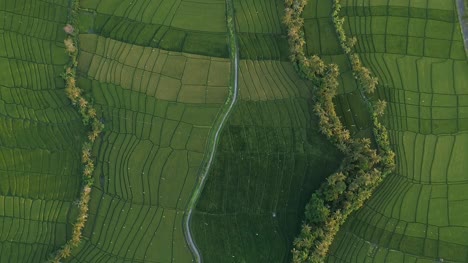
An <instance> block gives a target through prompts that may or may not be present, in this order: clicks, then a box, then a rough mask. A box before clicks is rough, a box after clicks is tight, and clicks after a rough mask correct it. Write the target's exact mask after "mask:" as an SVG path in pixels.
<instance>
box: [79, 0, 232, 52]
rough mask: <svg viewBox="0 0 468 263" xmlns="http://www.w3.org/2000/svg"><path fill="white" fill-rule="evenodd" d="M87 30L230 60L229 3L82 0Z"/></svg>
mask: <svg viewBox="0 0 468 263" xmlns="http://www.w3.org/2000/svg"><path fill="white" fill-rule="evenodd" d="M80 4H81V6H82V8H83V9H84V10H82V12H81V21H82V22H83V25H84V26H85V27H84V28H83V29H84V30H86V31H87V32H89V33H97V34H100V35H102V36H104V37H109V38H112V39H115V40H119V41H123V42H127V43H132V44H137V45H141V46H147V47H155V48H161V49H165V50H171V51H180V52H188V53H194V54H203V55H208V56H215V57H224V58H228V57H229V53H228V48H227V34H226V32H227V28H226V17H225V2H224V1H219V0H205V1H187V0H176V1H173V0H160V1H152V0H141V1H120V0H97V1H95V0H82V1H80Z"/></svg>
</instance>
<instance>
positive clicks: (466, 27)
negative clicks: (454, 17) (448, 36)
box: [457, 0, 468, 58]
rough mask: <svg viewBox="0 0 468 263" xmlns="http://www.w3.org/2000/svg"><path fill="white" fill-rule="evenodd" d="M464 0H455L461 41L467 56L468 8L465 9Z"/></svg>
mask: <svg viewBox="0 0 468 263" xmlns="http://www.w3.org/2000/svg"><path fill="white" fill-rule="evenodd" d="M465 1H467V0H457V10H458V20H459V22H460V27H461V31H462V35H463V43H464V44H465V54H466V56H467V58H468V18H467V16H468V10H465Z"/></svg>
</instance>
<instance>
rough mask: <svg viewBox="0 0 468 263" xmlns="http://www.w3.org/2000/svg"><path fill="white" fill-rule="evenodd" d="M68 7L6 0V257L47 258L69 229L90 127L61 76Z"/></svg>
mask: <svg viewBox="0 0 468 263" xmlns="http://www.w3.org/2000/svg"><path fill="white" fill-rule="evenodd" d="M24 6H26V8H24ZM66 14H67V10H66V6H65V5H63V3H59V2H50V1H28V0H23V1H0V17H2V21H1V22H0V32H1V34H0V131H1V132H0V153H1V158H0V160H1V161H0V262H38V260H39V261H41V260H45V259H46V258H47V257H48V255H49V254H50V253H52V252H53V251H54V250H55V249H56V248H57V247H59V246H61V245H63V244H64V243H65V242H66V241H67V239H69V238H70V235H71V232H70V231H71V224H70V222H72V221H73V219H74V217H75V213H76V209H74V208H75V207H76V206H75V205H74V204H73V202H74V200H75V199H76V198H77V197H78V193H79V189H80V185H81V178H80V174H81V171H80V169H81V164H80V149H81V142H82V140H83V139H84V128H83V127H82V124H81V118H80V116H79V115H78V114H77V113H76V112H75V110H74V109H73V108H72V107H71V105H70V103H69V102H68V99H67V97H66V95H65V92H64V83H63V81H61V78H60V74H61V73H62V71H63V65H64V64H65V63H66V62H67V60H68V57H67V55H66V54H65V53H64V46H63V39H64V37H65V33H63V30H62V27H63V24H64V23H65V21H66Z"/></svg>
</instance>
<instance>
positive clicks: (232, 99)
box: [184, 0, 239, 263]
mask: <svg viewBox="0 0 468 263" xmlns="http://www.w3.org/2000/svg"><path fill="white" fill-rule="evenodd" d="M226 19H227V28H228V33H229V51H230V56H231V83H230V84H231V85H230V90H229V96H228V98H227V100H226V103H225V107H223V108H224V109H223V111H222V112H221V114H220V116H219V117H218V118H217V120H216V123H215V124H214V125H213V127H217V128H215V130H213V131H212V132H211V134H210V137H209V138H210V140H208V142H211V143H208V146H207V149H208V152H207V155H206V157H205V161H204V165H203V166H202V167H203V168H202V169H201V172H200V175H199V177H198V180H197V184H196V186H195V189H194V191H193V194H192V198H191V199H190V202H189V204H188V209H189V210H188V212H187V214H186V217H185V220H184V233H185V238H186V240H187V243H188V245H189V247H190V250H191V251H192V254H193V255H194V257H195V261H196V262H197V263H201V262H202V256H201V254H200V251H199V250H198V247H197V245H196V244H195V242H194V241H193V237H192V232H191V230H190V222H191V219H192V214H193V210H194V209H195V206H196V205H197V201H198V199H199V198H200V194H201V192H202V190H203V187H204V186H205V182H206V179H207V177H208V173H209V172H210V168H211V165H212V163H213V160H214V156H215V153H216V147H217V145H218V141H219V136H220V134H221V131H222V129H223V127H224V125H225V123H226V121H227V120H228V118H229V115H230V114H231V112H232V108H233V107H234V105H235V104H236V101H237V97H238V91H239V87H238V79H239V50H238V45H237V38H236V33H235V23H234V21H235V20H234V6H233V3H232V0H226ZM226 106H227V107H226Z"/></svg>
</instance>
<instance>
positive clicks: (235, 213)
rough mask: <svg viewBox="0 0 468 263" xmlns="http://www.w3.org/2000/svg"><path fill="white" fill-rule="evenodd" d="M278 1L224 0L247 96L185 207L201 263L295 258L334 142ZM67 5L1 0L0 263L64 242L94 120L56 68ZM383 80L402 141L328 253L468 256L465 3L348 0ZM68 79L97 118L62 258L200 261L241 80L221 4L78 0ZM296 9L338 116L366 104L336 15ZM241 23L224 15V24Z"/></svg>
mask: <svg viewBox="0 0 468 263" xmlns="http://www.w3.org/2000/svg"><path fill="white" fill-rule="evenodd" d="M283 2H284V1H282V0H271V1H267V0H233V1H232V3H233V6H234V9H235V10H234V11H235V12H234V14H235V17H234V22H235V31H236V33H235V37H236V38H237V41H238V44H239V50H238V52H239V54H240V58H241V60H240V62H239V65H238V70H239V78H238V88H239V101H238V102H237V103H236V105H235V107H234V108H233V112H232V114H231V115H229V119H228V121H227V123H226V124H225V125H224V128H223V130H222V132H221V137H220V141H219V144H218V147H217V151H216V152H215V155H214V161H213V163H212V166H211V170H210V171H209V173H208V179H207V182H206V185H205V187H204V188H203V190H202V192H201V197H200V200H199V201H198V203H197V205H196V207H195V210H194V213H193V218H192V221H191V225H190V227H191V229H192V232H193V239H194V241H195V243H196V245H197V248H198V249H199V253H200V254H201V255H202V259H203V262H208V263H209V262H214V263H218V262H287V261H290V257H291V255H290V250H291V248H292V242H293V239H294V237H295V236H296V235H297V233H298V230H299V226H300V224H301V221H302V219H303V214H304V207H305V204H306V202H307V201H308V199H309V198H310V196H311V193H312V192H313V191H314V190H315V189H317V188H318V187H319V185H320V183H321V182H322V181H323V180H324V178H325V176H327V175H330V174H331V173H332V172H334V171H335V170H336V168H337V166H338V163H339V161H340V158H341V156H340V154H339V153H338V151H337V150H336V149H335V147H333V146H332V145H331V144H330V143H329V142H328V141H327V140H326V139H325V137H323V136H322V135H320V134H319V127H318V121H317V119H316V117H315V116H314V115H313V114H312V110H311V106H312V105H311V103H312V102H311V100H310V99H311V96H312V95H311V91H310V88H311V87H312V83H311V82H308V81H305V80H303V79H301V78H300V77H299V76H298V75H297V73H296V70H295V69H294V67H293V65H292V64H291V63H290V62H288V56H289V47H288V42H287V36H286V29H285V27H284V25H283V24H282V23H281V19H282V16H283V9H284V3H283ZM69 4H70V3H69V2H68V1H61V0H43V1H35V0H20V1H6V0H0V18H1V19H0V131H1V132H0V153H1V155H0V156H1V158H0V262H43V261H45V260H46V259H47V258H48V257H49V255H50V254H51V253H53V252H55V251H57V249H58V248H59V247H61V246H62V245H64V244H65V242H67V240H69V239H70V238H71V234H72V222H74V221H75V219H76V217H77V205H76V200H77V199H78V197H79V191H80V188H81V186H82V179H81V174H82V167H81V156H80V153H81V145H82V143H83V141H84V140H85V135H86V131H85V127H84V126H83V123H82V120H81V116H79V114H78V113H77V112H76V110H75V109H74V108H73V106H72V105H71V104H70V102H69V101H68V99H67V97H66V95H65V91H64V86H65V84H64V81H63V79H62V78H61V74H62V72H64V66H65V65H66V64H67V63H68V56H67V54H66V53H65V47H64V44H63V40H64V38H65V33H64V31H63V26H64V25H65V23H66V22H67V17H68V15H69V14H70V9H69ZM342 4H343V6H344V8H343V9H342V13H341V14H342V15H343V16H345V17H346V20H345V29H346V31H347V34H348V35H349V36H356V37H357V39H358V45H357V47H356V49H357V51H358V53H359V55H360V57H361V59H362V61H363V64H364V65H365V66H366V67H369V68H370V69H371V70H372V72H373V73H374V74H375V75H377V76H378V77H379V79H380V85H379V87H378V92H377V93H378V94H377V95H376V96H375V98H374V99H377V98H382V99H385V100H386V101H387V102H388V104H389V107H388V109H387V112H386V117H385V122H386V123H385V124H386V126H387V128H388V129H389V132H390V137H391V140H392V144H393V145H392V146H393V148H394V149H395V151H396V153H397V170H396V173H395V174H393V175H390V176H388V177H387V179H386V180H385V181H384V182H383V184H382V185H381V187H380V188H379V189H378V190H377V192H376V193H375V194H374V196H373V197H372V198H371V200H370V201H369V202H367V203H366V205H365V206H364V208H362V209H361V210H359V211H358V212H356V213H355V214H353V215H352V216H351V217H350V219H349V220H348V221H347V223H346V224H345V225H344V226H343V228H342V229H341V231H340V232H339V234H338V236H337V238H336V239H335V242H334V243H333V245H332V247H331V251H330V254H329V258H328V261H329V262H398V263H400V262H405V263H406V262H434V260H440V259H444V262H467V261H468V239H467V238H466V237H467V236H468V220H466V217H467V216H468V213H467V212H466V207H468V199H467V198H466V196H465V195H466V194H465V192H466V189H467V187H468V185H467V184H468V183H467V182H468V178H467V173H466V171H467V170H468V164H467V162H466V156H468V148H467V147H466V146H467V145H468V124H467V123H468V89H467V84H466V83H468V74H466V73H467V72H468V63H467V60H466V54H465V50H464V46H463V37H462V35H461V30H460V26H459V23H458V20H457V19H458V16H457V13H456V10H455V8H456V6H455V0H452V1H438V0H437V1H436V0H415V1H413V0H385V1H384V0H375V1H374V0H372V1H361V0H342ZM80 7H81V9H80V10H79V14H78V15H79V24H77V27H78V28H79V30H80V34H79V35H78V36H77V38H78V41H79V57H78V73H77V74H78V76H77V80H78V83H77V85H78V86H79V87H80V88H82V89H83V90H84V93H85V96H86V97H87V99H89V101H91V102H92V103H93V104H94V105H95V107H96V109H98V112H99V113H98V115H99V118H100V120H101V121H102V122H103V123H104V124H105V127H106V128H105V130H104V132H103V135H102V136H101V137H99V138H98V139H97V141H96V143H95V144H94V148H93V150H92V151H93V156H95V157H96V162H95V163H96V169H95V172H94V175H93V176H94V186H93V189H92V194H91V201H90V210H89V218H88V222H87V224H86V226H85V228H84V233H83V239H82V242H81V244H80V246H79V247H78V248H77V249H75V250H73V251H72V253H71V256H70V257H69V258H68V259H67V260H66V261H67V262H193V261H194V260H195V257H194V256H193V255H192V252H191V251H190V249H189V245H188V244H187V240H186V236H185V234H186V233H185V232H184V231H185V229H184V227H183V225H184V220H185V217H186V215H187V211H188V209H189V201H190V199H191V198H192V194H193V193H194V189H195V188H196V185H197V183H198V180H199V179H200V174H201V173H202V171H203V169H205V167H206V164H207V159H208V158H207V156H209V155H208V154H209V153H210V150H209V148H210V145H212V144H213V134H214V131H215V130H216V129H217V128H218V126H217V125H219V120H220V118H221V116H222V115H223V114H225V113H226V111H225V108H226V102H227V101H229V96H230V95H229V94H232V93H230V92H232V89H233V83H234V80H233V79H232V76H233V75H234V74H233V72H232V69H233V67H235V65H233V63H232V62H233V58H232V57H231V54H232V52H230V51H232V50H230V49H229V47H230V43H229V36H228V27H227V20H228V19H229V18H228V17H227V11H226V2H225V1H220V0H204V1H182V0H161V1H152V0H138V1H132V0H129V1H127V0H125V1H118V0H81V1H80ZM331 10H332V2H331V1H318V0H310V1H309V4H308V5H307V7H306V9H305V11H304V13H303V16H304V19H305V25H304V30H305V34H306V41H307V53H308V55H312V54H318V55H320V56H321V57H322V58H323V59H324V60H325V61H326V62H327V63H330V62H333V63H336V64H338V65H339V67H340V72H341V75H340V80H339V81H340V90H339V95H338V96H337V97H336V99H335V102H336V105H337V112H338V113H339V114H340V116H341V118H342V120H343V121H344V123H345V124H346V126H347V128H348V129H350V130H351V132H352V134H353V136H358V137H359V136H370V134H371V131H370V127H371V126H370V125H371V123H370V118H369V113H368V112H367V109H366V107H365V104H364V102H363V101H362V99H361V96H360V94H359V92H358V89H357V83H356V81H355V80H354V77H353V75H352V72H351V67H350V64H349V62H348V58H347V57H346V55H345V54H344V52H343V51H342V49H341V47H340V45H339V41H338V38H337V35H336V32H335V28H334V26H333V23H332V21H331V18H330V13H331ZM230 28H232V27H230Z"/></svg>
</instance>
